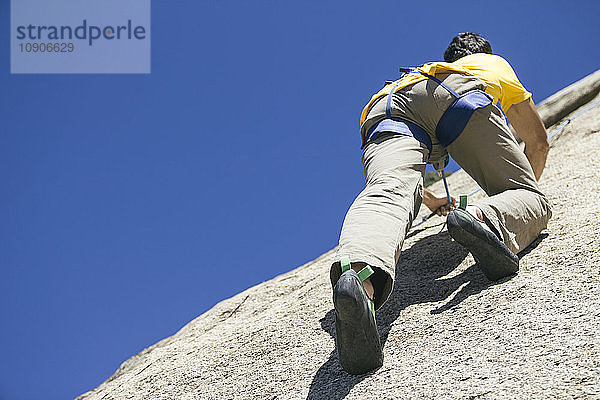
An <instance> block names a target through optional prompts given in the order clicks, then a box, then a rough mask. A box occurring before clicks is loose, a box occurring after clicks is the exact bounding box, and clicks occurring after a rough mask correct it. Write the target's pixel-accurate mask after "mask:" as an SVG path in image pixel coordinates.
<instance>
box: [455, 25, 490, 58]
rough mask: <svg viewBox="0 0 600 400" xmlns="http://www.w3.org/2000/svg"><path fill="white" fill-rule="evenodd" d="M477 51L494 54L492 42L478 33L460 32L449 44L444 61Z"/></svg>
mask: <svg viewBox="0 0 600 400" xmlns="http://www.w3.org/2000/svg"><path fill="white" fill-rule="evenodd" d="M475 53H487V54H492V46H491V45H490V42H488V41H487V40H485V39H484V38H482V37H481V36H480V35H479V34H478V33H473V32H463V33H459V34H458V35H456V36H455V37H454V39H452V41H451V42H450V44H449V45H448V48H447V49H446V52H445V53H444V61H446V62H454V61H456V60H458V59H459V58H461V57H464V56H468V55H469V54H475Z"/></svg>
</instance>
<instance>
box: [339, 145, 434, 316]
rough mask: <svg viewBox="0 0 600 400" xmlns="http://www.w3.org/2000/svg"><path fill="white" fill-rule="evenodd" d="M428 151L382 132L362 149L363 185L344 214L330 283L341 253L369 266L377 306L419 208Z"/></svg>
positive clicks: (356, 263) (356, 266)
mask: <svg viewBox="0 0 600 400" xmlns="http://www.w3.org/2000/svg"><path fill="white" fill-rule="evenodd" d="M427 155H428V150H427V148H426V147H425V146H424V145H423V144H421V143H420V142H419V141H417V140H416V139H414V138H413V137H410V136H402V135H395V136H384V137H381V138H379V139H377V140H376V141H374V142H372V143H370V144H368V145H367V147H366V148H365V150H364V153H363V167H364V171H365V180H366V187H365V189H364V190H363V191H362V192H361V193H360V194H359V195H358V197H357V198H356V199H355V200H354V202H353V203H352V205H351V206H350V209H349V210H348V213H347V214H346V218H345V219H344V224H343V226H342V231H341V234H340V243H339V244H340V247H339V250H338V252H337V256H336V262H335V263H334V264H333V265H332V267H331V283H332V285H335V284H336V282H337V280H338V279H339V277H340V275H341V267H340V262H339V260H341V258H342V257H344V256H347V257H349V258H350V260H351V262H352V267H353V269H355V270H356V271H357V272H358V271H359V270H360V269H362V268H363V267H364V266H365V265H369V266H371V267H372V268H373V270H374V272H375V273H374V274H373V275H372V276H371V278H370V279H369V280H370V282H372V284H373V287H374V290H375V307H376V308H379V307H381V305H383V303H384V302H385V301H386V300H387V298H388V297H389V295H390V292H391V290H392V287H393V279H394V273H395V268H396V263H397V262H398V257H399V256H400V250H401V248H402V243H403V242H404V237H405V236H406V233H407V232H408V230H409V229H410V226H411V223H412V221H413V219H414V217H415V216H416V214H417V213H418V211H419V207H420V205H421V200H422V194H423V187H422V178H423V174H424V172H425V167H426V161H427ZM367 285H368V283H367ZM367 285H365V286H367ZM367 290H368V288H367Z"/></svg>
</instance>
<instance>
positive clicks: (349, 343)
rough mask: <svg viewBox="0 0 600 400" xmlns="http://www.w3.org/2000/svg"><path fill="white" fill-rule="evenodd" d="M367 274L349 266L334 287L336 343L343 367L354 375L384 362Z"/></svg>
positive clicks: (379, 365)
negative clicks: (365, 281)
mask: <svg viewBox="0 0 600 400" xmlns="http://www.w3.org/2000/svg"><path fill="white" fill-rule="evenodd" d="M367 269H368V271H371V272H370V274H372V270H371V269H370V267H365V269H364V271H367ZM342 270H344V268H342ZM367 274H368V272H365V273H363V271H361V272H360V273H356V272H355V271H354V270H352V269H349V270H346V271H345V272H344V273H342V276H341V277H340V279H339V280H338V282H337V283H336V285H335V287H334V288H333V304H334V306H335V332H336V334H335V345H336V349H337V353H338V357H339V360H340V364H341V365H342V368H344V370H346V371H347V372H349V373H351V374H354V375H360V374H364V373H367V372H369V371H372V370H374V369H377V368H379V367H381V365H383V352H382V349H381V342H380V340H379V333H378V332H377V325H376V322H375V307H374V305H373V301H372V300H371V299H369V297H368V296H367V294H366V292H365V290H364V288H363V286H362V281H364V280H365V279H366V278H368V276H369V275H370V274H368V275H367ZM359 275H360V276H361V277H359ZM365 275H366V276H365ZM361 278H362V279H361Z"/></svg>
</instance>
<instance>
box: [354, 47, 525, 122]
mask: <svg viewBox="0 0 600 400" xmlns="http://www.w3.org/2000/svg"><path fill="white" fill-rule="evenodd" d="M417 70H418V71H421V72H424V73H426V74H429V75H434V76H435V74H436V73H444V72H458V73H461V74H465V75H472V76H475V77H477V78H479V79H481V80H482V81H483V82H485V83H486V85H487V87H486V89H485V91H486V93H487V94H489V95H491V96H492V97H493V98H494V103H496V102H500V107H501V108H502V109H503V110H505V111H506V110H508V109H509V108H510V106H512V105H513V104H517V103H520V102H522V101H524V100H527V99H528V98H530V97H531V93H529V92H528V91H527V90H525V88H524V87H523V85H522V84H521V82H519V79H517V75H516V74H515V71H514V70H513V69H512V67H511V66H510V64H509V63H508V62H507V61H506V60H505V59H504V58H502V57H500V56H497V55H493V54H486V53H476V54H471V55H469V56H466V57H462V58H460V59H458V60H456V61H454V62H453V63H446V62H434V63H428V64H425V65H423V66H421V67H418V68H417ZM425 79H427V77H425V76H423V75H421V74H406V75H404V76H403V77H402V78H400V80H399V81H396V82H397V83H398V86H397V87H396V91H397V90H400V89H402V88H405V87H407V86H409V85H412V84H414V83H417V82H420V81H422V80H425ZM396 82H392V83H390V84H387V85H385V86H384V87H383V89H381V90H380V91H379V92H378V93H376V94H374V95H373V97H372V98H371V101H369V103H368V104H367V105H366V106H365V108H364V109H363V112H362V115H361V117H360V124H361V125H362V124H363V122H364V121H365V118H366V117H367V113H368V112H369V110H370V109H371V106H372V105H373V103H374V102H375V100H377V99H379V98H380V97H382V96H387V95H388V94H389V93H390V91H391V90H392V86H394V84H395V83H396Z"/></svg>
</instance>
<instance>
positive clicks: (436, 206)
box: [423, 189, 456, 215]
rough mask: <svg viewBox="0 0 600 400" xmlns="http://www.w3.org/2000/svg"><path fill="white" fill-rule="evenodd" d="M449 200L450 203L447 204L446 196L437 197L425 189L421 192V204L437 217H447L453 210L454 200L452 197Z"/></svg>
mask: <svg viewBox="0 0 600 400" xmlns="http://www.w3.org/2000/svg"><path fill="white" fill-rule="evenodd" d="M450 198H451V199H452V203H451V204H448V198H447V197H446V196H441V197H438V196H436V195H435V194H433V193H432V192H430V191H429V190H427V189H425V190H424V191H423V204H425V205H426V206H427V208H429V209H430V210H431V211H432V212H435V213H436V214H437V215H448V213H449V212H450V211H452V210H453V209H454V207H455V206H456V199H455V198H454V197H450Z"/></svg>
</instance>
